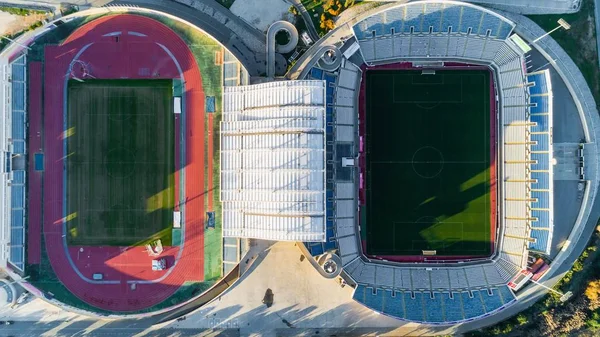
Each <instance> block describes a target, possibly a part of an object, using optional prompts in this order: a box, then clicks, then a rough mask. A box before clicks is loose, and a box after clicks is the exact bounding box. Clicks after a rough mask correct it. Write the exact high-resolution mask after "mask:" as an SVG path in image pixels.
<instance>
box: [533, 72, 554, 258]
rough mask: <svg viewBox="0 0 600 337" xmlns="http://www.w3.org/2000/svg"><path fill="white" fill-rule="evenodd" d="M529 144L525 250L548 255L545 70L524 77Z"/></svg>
mask: <svg viewBox="0 0 600 337" xmlns="http://www.w3.org/2000/svg"><path fill="white" fill-rule="evenodd" d="M527 82H528V90H529V122H530V123H531V127H530V130H529V131H530V132H529V140H530V141H531V143H532V144H531V148H530V151H531V161H532V162H531V181H532V183H531V196H532V198H533V200H532V201H531V214H530V215H531V219H532V220H531V233H530V236H531V238H532V239H533V241H531V242H530V244H529V248H530V249H532V250H536V251H539V252H542V253H545V254H550V245H551V243H552V230H553V212H552V205H553V194H552V191H553V182H552V181H553V179H552V164H551V160H552V133H551V130H552V114H553V111H552V86H551V82H550V73H549V71H548V70H547V69H546V70H543V71H539V72H535V73H531V74H528V75H527Z"/></svg>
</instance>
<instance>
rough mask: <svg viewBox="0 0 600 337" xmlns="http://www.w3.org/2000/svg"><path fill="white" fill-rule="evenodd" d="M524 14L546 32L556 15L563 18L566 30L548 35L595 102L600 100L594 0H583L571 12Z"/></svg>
mask: <svg viewBox="0 0 600 337" xmlns="http://www.w3.org/2000/svg"><path fill="white" fill-rule="evenodd" d="M528 17H529V18H530V19H531V20H533V21H534V22H535V23H537V24H538V25H539V26H540V27H542V28H543V29H544V30H546V31H550V30H552V29H554V28H556V27H557V26H558V23H557V21H558V19H560V18H563V19H565V20H566V21H567V22H568V23H569V24H570V25H571V29H570V30H564V29H562V28H561V29H559V30H557V31H555V32H553V33H552V35H551V36H552V38H553V39H554V40H556V42H557V43H558V44H559V45H560V46H561V47H562V48H563V49H564V50H565V52H567V54H568V55H569V56H570V57H571V59H572V60H573V61H574V62H575V64H576V65H577V67H578V68H579V70H581V72H582V74H583V77H585V80H586V82H587V84H588V86H589V87H590V89H591V91H592V94H593V95H594V99H595V100H596V102H600V69H599V65H598V48H597V46H596V25H595V18H594V1H593V0H584V1H583V3H582V5H581V10H580V11H579V12H577V13H573V14H561V15H530V16H528Z"/></svg>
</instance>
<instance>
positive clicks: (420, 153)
mask: <svg viewBox="0 0 600 337" xmlns="http://www.w3.org/2000/svg"><path fill="white" fill-rule="evenodd" d="M412 168H413V170H414V171H415V173H416V174H417V175H418V176H419V177H421V178H424V179H431V178H435V177H437V176H438V175H439V174H440V173H442V170H443V169H444V156H443V155H442V152H441V151H440V150H438V149H437V148H435V147H433V146H423V147H421V148H419V149H418V150H417V151H415V153H414V154H413V156H412Z"/></svg>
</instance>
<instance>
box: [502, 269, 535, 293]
mask: <svg viewBox="0 0 600 337" xmlns="http://www.w3.org/2000/svg"><path fill="white" fill-rule="evenodd" d="M532 276H533V273H532V272H530V271H529V270H525V269H523V270H521V272H520V273H518V274H517V276H515V277H513V279H512V280H510V282H508V287H509V288H510V289H512V290H513V291H515V292H516V291H518V290H519V289H521V288H522V287H523V286H524V285H525V283H527V281H529V279H531V277H532Z"/></svg>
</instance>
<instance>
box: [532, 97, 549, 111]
mask: <svg viewBox="0 0 600 337" xmlns="http://www.w3.org/2000/svg"><path fill="white" fill-rule="evenodd" d="M529 102H530V103H531V104H534V105H533V106H531V107H530V109H529V111H530V112H531V113H548V109H550V99H549V97H548V96H531V97H529Z"/></svg>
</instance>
